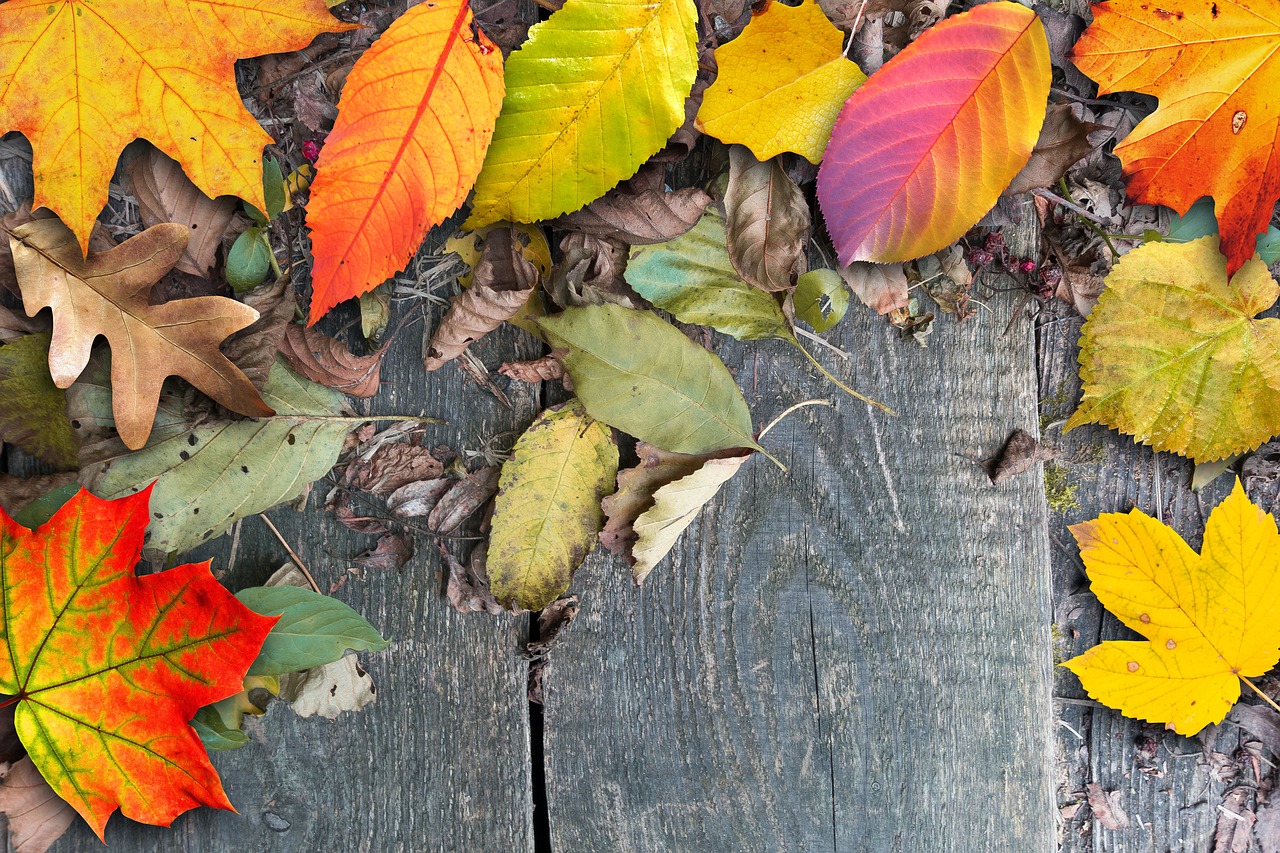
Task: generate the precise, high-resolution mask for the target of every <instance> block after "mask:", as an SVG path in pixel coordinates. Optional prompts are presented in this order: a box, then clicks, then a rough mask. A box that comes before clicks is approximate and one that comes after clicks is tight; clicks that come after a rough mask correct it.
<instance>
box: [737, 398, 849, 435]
mask: <svg viewBox="0 0 1280 853" xmlns="http://www.w3.org/2000/svg"><path fill="white" fill-rule="evenodd" d="M835 405H836V404H835V403H833V402H831V401H830V400H824V399H821V398H818V399H814V400H801V401H800V402H799V403H796V404H795V405H794V406H788V407H787V408H785V409H783V410H782V414H780V415H778V416H777V417H776V418H774V419H773V420H771V421H769V423H768V425H767V426H765V428H764V429H762V430H760V434H759V435H758V436H756V440H759V439H762V438H764V437H765V434H766V433H767V432H769V430H771V429H773V428H774V427H776V426H777V425H778V424H779V423H780V422H781V421H782V419H783V418H785V417H786V416H787V415H789V414H791V413H792V412H794V411H796V410H797V409H803V408H804V407H805V406H831V407H832V408H835Z"/></svg>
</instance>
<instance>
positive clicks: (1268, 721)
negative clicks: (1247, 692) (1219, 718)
mask: <svg viewBox="0 0 1280 853" xmlns="http://www.w3.org/2000/svg"><path fill="white" fill-rule="evenodd" d="M1227 720H1228V721H1229V722H1233V723H1235V724H1236V725H1238V726H1240V728H1242V729H1244V730H1245V731H1246V732H1248V733H1249V734H1251V735H1253V736H1254V737H1256V738H1257V739H1258V740H1259V742H1261V743H1262V745H1263V747H1265V748H1266V749H1268V750H1270V751H1271V754H1272V755H1276V756H1280V712H1277V711H1275V710H1273V709H1272V708H1269V707H1267V706H1266V705H1244V704H1239V705H1236V706H1235V707H1234V708H1232V709H1231V713H1230V714H1228V715H1227Z"/></svg>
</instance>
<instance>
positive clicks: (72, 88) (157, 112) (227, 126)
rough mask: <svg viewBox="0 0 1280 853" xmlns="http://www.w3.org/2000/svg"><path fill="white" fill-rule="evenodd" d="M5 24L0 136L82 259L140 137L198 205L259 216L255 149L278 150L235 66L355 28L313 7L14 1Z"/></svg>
mask: <svg viewBox="0 0 1280 853" xmlns="http://www.w3.org/2000/svg"><path fill="white" fill-rule="evenodd" d="M4 18H5V33H6V37H5V39H4V41H3V43H0V91H4V92H5V93H6V96H5V97H4V98H3V99H2V100H0V131H8V130H16V131H19V132H21V133H22V134H23V135H24V136H26V137H27V139H28V141H30V143H31V148H32V151H33V153H34V157H33V161H32V162H33V165H34V167H35V201H34V203H33V207H47V208H49V209H50V210H52V211H53V212H54V213H56V214H57V215H58V217H59V218H60V219H61V220H62V221H63V222H65V223H67V224H68V225H69V226H70V228H71V231H72V233H73V234H74V239H73V240H72V241H71V242H72V245H77V244H78V248H79V251H80V253H81V256H83V254H84V253H85V252H86V251H87V250H88V244H89V231H90V229H91V228H92V227H93V222H94V220H95V219H97V217H98V213H99V212H101V210H102V208H103V207H104V206H105V205H106V203H107V184H108V182H109V181H110V180H111V176H112V174H113V173H114V172H115V166H116V160H117V159H118V157H119V154H120V151H121V150H123V149H124V147H125V146H126V145H127V144H128V143H130V142H131V141H133V140H134V139H146V140H148V141H149V142H151V144H153V145H154V146H155V147H156V148H158V149H160V150H161V151H163V152H164V153H165V154H167V155H168V156H170V157H172V158H173V159H174V160H177V161H178V163H180V164H181V165H182V168H183V169H184V170H185V171H186V173H187V174H188V175H190V176H191V179H192V180H193V181H194V182H195V184H196V186H198V187H200V189H201V191H202V192H204V194H205V195H207V196H209V197H211V198H216V197H218V196H220V195H234V196H239V197H240V198H242V199H244V200H245V201H247V202H249V203H250V204H252V205H254V206H255V207H257V208H258V209H259V210H262V209H264V200H263V193H262V165H261V159H262V148H263V146H264V145H268V144H270V143H272V142H273V141H274V140H272V138H271V137H270V136H269V135H267V133H266V132H265V131H264V130H263V129H262V128H261V127H259V126H258V123H257V121H256V120H255V119H254V118H253V116H252V115H250V114H249V111H248V110H246V109H245V107H244V103H243V102H242V101H241V98H240V93H239V92H238V91H237V90H236V79H235V62H236V60H237V59H240V58H244V57H247V56H253V55H262V54H267V53H279V52H286V51H291V50H298V49H300V48H304V47H306V46H307V44H308V43H309V42H310V41H311V40H312V39H313V38H315V37H316V36H317V35H319V34H320V33H323V32H325V31H334V32H338V31H342V30H349V29H351V28H352V25H350V24H344V23H342V22H341V21H339V20H337V19H335V18H334V17H333V16H331V15H330V14H329V13H328V12H327V11H326V10H325V7H324V4H323V3H321V2H319V0H286V2H282V3H274V4H269V5H265V6H264V5H263V4H262V3H260V2H258V0H220V2H219V3H218V5H217V6H216V7H214V6H212V5H210V4H204V3H187V2H177V0H121V2H116V3H110V4H105V5H101V6H93V7H91V8H86V7H85V6H84V4H83V3H75V2H67V0H57V2H53V3H49V2H46V0H9V2H7V3H6V4H5V9H4ZM140 22H152V23H151V25H147V26H142V25H140Z"/></svg>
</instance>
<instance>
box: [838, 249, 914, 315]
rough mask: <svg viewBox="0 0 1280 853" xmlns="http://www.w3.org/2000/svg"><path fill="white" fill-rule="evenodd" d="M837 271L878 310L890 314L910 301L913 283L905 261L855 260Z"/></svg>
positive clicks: (864, 303)
mask: <svg viewBox="0 0 1280 853" xmlns="http://www.w3.org/2000/svg"><path fill="white" fill-rule="evenodd" d="M838 272H839V275H840V277H841V278H842V279H844V280H845V282H846V283H847V284H848V285H849V289H850V290H852V291H853V295H854V296H856V297H858V301H859V302H861V303H862V304H863V305H865V306H867V307H868V308H870V309H871V310H872V311H875V312H876V313H877V314H888V313H889V312H890V311H893V310H895V309H898V308H906V307H907V305H908V302H909V299H910V297H909V296H908V295H907V294H908V291H909V290H910V289H911V283H910V282H909V281H907V271H906V269H905V268H904V267H903V265H902V264H873V263H869V262H867V261H854V262H853V263H851V264H849V265H848V266H847V267H841V268H840V270H839V271H838Z"/></svg>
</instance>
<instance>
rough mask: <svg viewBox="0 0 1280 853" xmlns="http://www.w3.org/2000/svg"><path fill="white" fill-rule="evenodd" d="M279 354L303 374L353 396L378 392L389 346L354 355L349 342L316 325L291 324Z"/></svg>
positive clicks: (366, 395)
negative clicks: (328, 333)
mask: <svg viewBox="0 0 1280 853" xmlns="http://www.w3.org/2000/svg"><path fill="white" fill-rule="evenodd" d="M280 354H281V355H283V356H284V360H285V361H287V362H288V363H289V366H290V367H292V368H293V369H294V370H296V371H298V372H299V373H301V374H302V375H303V376H305V377H307V378H308V379H310V380H312V381H313V382H319V383H320V384H321V385H327V386H328V387H330V388H335V389H337V390H338V391H341V392H342V393H344V394H350V395H351V396H352V397H372V396H373V395H374V394H377V393H378V386H379V384H380V383H381V376H382V357H383V355H385V354H386V348H385V347H384V348H382V349H380V350H378V351H377V352H374V353H370V354H369V355H354V354H353V353H352V352H351V350H350V349H348V347H347V345H346V344H344V343H343V342H342V341H339V340H337V339H336V338H331V337H329V336H328V335H326V334H325V333H323V332H321V331H320V330H318V329H316V328H314V327H307V326H300V325H298V324H297V323H290V324H289V326H288V327H287V328H286V329H285V333H284V339H283V340H282V341H281V342H280Z"/></svg>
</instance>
